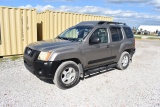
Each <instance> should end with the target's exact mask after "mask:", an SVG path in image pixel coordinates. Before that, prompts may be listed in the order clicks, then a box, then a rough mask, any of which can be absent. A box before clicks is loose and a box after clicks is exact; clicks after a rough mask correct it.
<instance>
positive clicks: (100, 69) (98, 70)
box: [84, 63, 117, 77]
mask: <svg viewBox="0 0 160 107" xmlns="http://www.w3.org/2000/svg"><path fill="white" fill-rule="evenodd" d="M116 66H117V64H116V63H114V64H110V65H106V66H102V67H98V68H94V69H89V70H86V71H85V73H84V77H85V76H91V75H96V74H101V73H104V72H106V71H107V70H108V69H109V68H113V67H116Z"/></svg>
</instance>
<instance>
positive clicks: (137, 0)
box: [106, 0, 150, 3]
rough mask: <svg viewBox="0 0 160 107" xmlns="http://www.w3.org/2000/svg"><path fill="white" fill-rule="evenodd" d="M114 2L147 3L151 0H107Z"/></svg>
mask: <svg viewBox="0 0 160 107" xmlns="http://www.w3.org/2000/svg"><path fill="white" fill-rule="evenodd" d="M106 1H108V2H112V3H146V2H148V1H150V0H106Z"/></svg>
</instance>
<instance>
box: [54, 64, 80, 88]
mask: <svg viewBox="0 0 160 107" xmlns="http://www.w3.org/2000/svg"><path fill="white" fill-rule="evenodd" d="M67 69H68V71H67ZM70 69H73V70H72V71H69V70H70ZM67 72H74V73H69V79H68V80H67V78H68V77H67V74H68V73H67ZM64 73H67V74H65V75H64ZM71 74H74V75H75V76H72V75H71ZM71 76H72V77H71ZM72 78H74V79H73V80H72ZM79 79H80V77H79V69H78V65H77V64H76V63H75V62H73V61H66V62H62V64H61V65H60V66H59V67H58V68H57V70H56V73H55V76H54V80H53V82H54V83H55V85H56V86H57V87H59V88H60V89H68V88H71V87H73V86H75V85H77V84H78V82H79ZM64 80H65V81H64ZM69 80H70V81H71V83H68V84H67V82H68V81H69Z"/></svg>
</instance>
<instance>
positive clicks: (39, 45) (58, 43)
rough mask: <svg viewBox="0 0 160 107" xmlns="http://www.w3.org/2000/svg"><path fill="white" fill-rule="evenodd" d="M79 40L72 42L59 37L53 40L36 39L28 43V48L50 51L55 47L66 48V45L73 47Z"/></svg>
mask: <svg viewBox="0 0 160 107" xmlns="http://www.w3.org/2000/svg"><path fill="white" fill-rule="evenodd" d="M78 44H79V42H72V41H68V40H60V39H53V40H46V41H38V42H34V43H31V44H29V45H28V47H29V48H31V49H34V50H38V51H44V52H48V51H52V50H55V49H60V48H62V49H64V48H65V49H66V48H67V47H73V46H75V45H78Z"/></svg>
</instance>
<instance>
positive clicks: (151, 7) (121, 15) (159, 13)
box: [0, 0, 160, 27]
mask: <svg viewBox="0 0 160 107" xmlns="http://www.w3.org/2000/svg"><path fill="white" fill-rule="evenodd" d="M0 5H1V6H11V7H24V8H36V9H37V10H38V11H39V12H41V11H45V10H57V11H67V12H76V13H86V14H95V15H103V16H111V17H113V18H114V21H120V22H125V23H127V24H128V25H130V26H131V27H133V26H135V27H138V26H139V25H142V24H143V25H160V0H0Z"/></svg>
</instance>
